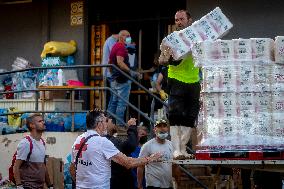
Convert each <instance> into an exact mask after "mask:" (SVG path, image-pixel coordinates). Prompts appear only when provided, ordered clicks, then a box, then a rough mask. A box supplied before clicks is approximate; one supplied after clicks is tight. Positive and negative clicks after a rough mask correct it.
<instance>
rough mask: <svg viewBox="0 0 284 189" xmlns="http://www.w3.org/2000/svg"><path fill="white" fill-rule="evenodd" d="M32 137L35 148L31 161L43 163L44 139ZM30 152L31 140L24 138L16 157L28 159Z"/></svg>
mask: <svg viewBox="0 0 284 189" xmlns="http://www.w3.org/2000/svg"><path fill="white" fill-rule="evenodd" d="M30 138H31V140H32V142H33V150H32V154H31V157H30V160H29V161H30V162H36V163H43V162H44V158H45V146H44V144H43V142H42V140H39V141H37V140H35V139H33V137H31V136H30ZM29 152H30V142H29V141H28V139H26V138H24V139H22V140H21V141H20V143H19V144H18V147H17V156H16V159H20V160H24V161H26V160H27V156H28V154H29Z"/></svg>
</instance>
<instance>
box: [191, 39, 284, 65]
mask: <svg viewBox="0 0 284 189" xmlns="http://www.w3.org/2000/svg"><path fill="white" fill-rule="evenodd" d="M275 44H276V43H275V42H274V40H273V39H270V38H250V39H233V40H220V39H219V40H216V41H202V42H199V43H194V45H193V47H192V54H193V57H194V59H195V66H197V67H204V66H207V65H209V66H210V65H211V64H212V61H216V63H218V62H220V60H221V63H222V61H229V62H230V64H231V62H232V61H233V60H236V61H251V60H252V61H256V60H257V61H260V62H262V63H263V64H267V63H271V62H274V60H275V59H274V57H275V55H274V54H275V53H274V52H275V51H276V50H275ZM283 47H284V45H283ZM283 56H284V55H283ZM208 63H209V64H208Z"/></svg>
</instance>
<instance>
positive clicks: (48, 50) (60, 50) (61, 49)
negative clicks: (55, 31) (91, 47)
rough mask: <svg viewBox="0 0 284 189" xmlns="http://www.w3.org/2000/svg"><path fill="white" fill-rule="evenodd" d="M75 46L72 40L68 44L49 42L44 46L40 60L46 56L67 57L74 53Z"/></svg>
mask: <svg viewBox="0 0 284 189" xmlns="http://www.w3.org/2000/svg"><path fill="white" fill-rule="evenodd" d="M76 47H77V44H76V42H75V41H74V40H71V41H69V42H58V41H50V42H47V43H45V44H44V48H43V51H42V53H41V55H40V56H41V58H45V57H46V55H47V54H51V55H53V56H68V55H71V54H73V53H74V52H75V51H76Z"/></svg>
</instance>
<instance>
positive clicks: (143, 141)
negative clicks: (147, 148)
mask: <svg viewBox="0 0 284 189" xmlns="http://www.w3.org/2000/svg"><path fill="white" fill-rule="evenodd" d="M147 140H148V137H147V136H141V137H140V139H139V144H145V143H146V142H147Z"/></svg>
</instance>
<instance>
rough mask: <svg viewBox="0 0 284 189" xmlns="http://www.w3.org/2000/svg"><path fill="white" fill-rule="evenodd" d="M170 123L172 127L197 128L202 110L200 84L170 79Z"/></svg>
mask: <svg viewBox="0 0 284 189" xmlns="http://www.w3.org/2000/svg"><path fill="white" fill-rule="evenodd" d="M168 87H169V91H170V97H169V122H170V125H171V126H175V125H176V126H187V127H195V123H196V121H197V117H198V113H199V108H200V101H199V98H200V90H201V86H200V83H199V82H197V83H183V82H181V81H178V80H176V79H172V78H169V79H168Z"/></svg>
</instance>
